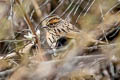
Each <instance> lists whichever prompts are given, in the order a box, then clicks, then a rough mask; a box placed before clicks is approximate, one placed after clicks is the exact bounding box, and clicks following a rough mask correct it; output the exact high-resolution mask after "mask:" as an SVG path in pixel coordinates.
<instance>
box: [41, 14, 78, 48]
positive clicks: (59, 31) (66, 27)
mask: <svg viewBox="0 0 120 80" xmlns="http://www.w3.org/2000/svg"><path fill="white" fill-rule="evenodd" d="M42 28H44V29H45V31H46V39H47V43H48V45H49V46H50V47H51V48H52V49H55V48H56V47H57V46H61V44H57V41H58V40H61V41H63V44H64V41H65V40H66V39H65V36H64V35H65V34H66V33H68V32H69V33H71V32H79V29H77V28H76V27H75V26H73V25H72V24H71V23H70V22H68V21H66V20H63V19H62V18H60V17H59V16H57V15H52V16H49V17H47V18H45V19H44V20H43V21H42ZM60 38H61V39H60Z"/></svg>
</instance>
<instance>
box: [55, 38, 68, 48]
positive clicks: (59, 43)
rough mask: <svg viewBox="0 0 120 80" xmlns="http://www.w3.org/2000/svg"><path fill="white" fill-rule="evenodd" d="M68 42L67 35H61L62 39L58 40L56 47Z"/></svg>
mask: <svg viewBox="0 0 120 80" xmlns="http://www.w3.org/2000/svg"><path fill="white" fill-rule="evenodd" d="M66 44H67V38H66V37H61V38H60V39H58V40H57V43H56V48H60V47H63V46H65V45H66Z"/></svg>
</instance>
